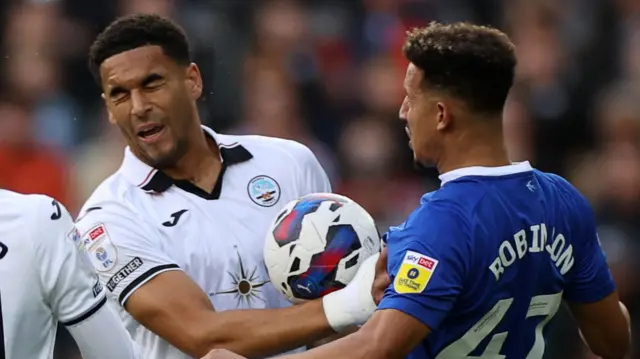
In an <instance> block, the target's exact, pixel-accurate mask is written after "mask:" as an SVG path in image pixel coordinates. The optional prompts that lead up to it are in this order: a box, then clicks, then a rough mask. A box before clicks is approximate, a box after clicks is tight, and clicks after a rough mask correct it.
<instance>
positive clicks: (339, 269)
mask: <svg viewBox="0 0 640 359" xmlns="http://www.w3.org/2000/svg"><path fill="white" fill-rule="evenodd" d="M379 251H380V235H379V233H378V230H377V228H376V224H375V222H374V220H373V218H372V217H371V215H369V213H368V212H367V211H366V210H365V209H364V208H362V207H361V206H360V205H359V204H357V203H356V202H354V201H353V200H351V199H349V198H347V197H344V196H340V195H337V194H332V193H315V194H310V195H307V196H304V197H302V198H299V199H297V200H294V201H291V202H289V203H288V204H287V205H286V206H285V207H284V209H283V210H282V211H281V212H280V213H279V214H278V215H277V216H276V218H275V220H274V222H273V224H272V225H271V227H270V229H269V231H268V233H267V236H266V240H265V246H264V262H265V264H266V267H267V271H268V273H269V277H270V279H271V282H272V283H273V285H274V286H275V287H276V288H277V289H278V290H279V291H280V292H281V293H282V294H283V295H284V296H285V297H286V298H287V300H289V301H290V302H292V303H299V302H302V301H305V300H310V299H316V298H320V297H322V296H324V295H326V294H329V293H331V292H333V291H336V290H338V289H341V288H344V287H345V286H346V285H347V284H348V283H349V281H351V279H353V277H354V275H355V274H356V272H357V270H358V267H359V266H360V264H361V263H362V262H363V261H364V260H365V259H366V258H368V257H369V256H371V255H373V254H375V253H377V252H379Z"/></svg>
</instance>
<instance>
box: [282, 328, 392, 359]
mask: <svg viewBox="0 0 640 359" xmlns="http://www.w3.org/2000/svg"><path fill="white" fill-rule="evenodd" d="M327 358H331V359H395V358H396V357H395V356H393V355H392V354H391V353H388V352H386V351H384V350H381V348H378V347H377V346H376V343H375V342H373V341H372V340H371V338H368V337H367V335H363V334H362V333H360V332H356V333H354V334H351V335H348V336H346V337H344V338H341V339H338V340H336V341H333V342H331V343H329V344H326V345H323V346H320V347H317V348H315V349H312V350H308V351H306V352H303V353H297V354H291V355H285V356H282V357H279V359H327Z"/></svg>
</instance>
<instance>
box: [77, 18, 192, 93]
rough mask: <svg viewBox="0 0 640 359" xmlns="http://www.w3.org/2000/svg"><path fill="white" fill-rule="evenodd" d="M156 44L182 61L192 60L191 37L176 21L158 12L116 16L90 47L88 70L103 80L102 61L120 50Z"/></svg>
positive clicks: (169, 55)
mask: <svg viewBox="0 0 640 359" xmlns="http://www.w3.org/2000/svg"><path fill="white" fill-rule="evenodd" d="M149 45H156V46H160V47H161V48H162V51H163V52H164V54H165V55H167V56H168V57H170V58H171V59H173V60H174V61H176V62H177V63H179V64H181V65H188V64H189V63H190V62H191V59H190V56H189V41H188V40H187V35H186V34H185V32H184V30H183V29H182V28H181V27H180V26H179V25H177V24H176V23H174V22H173V21H171V20H169V19H167V18H164V17H161V16H159V15H155V14H133V15H127V16H124V17H121V18H118V19H116V20H115V21H114V22H112V23H111V24H110V25H109V26H107V28H106V29H104V31H102V33H100V34H99V35H98V37H97V38H96V40H95V41H94V42H93V44H92V45H91V48H90V50H89V70H91V74H92V75H93V77H94V78H95V79H96V81H97V82H98V84H100V80H101V79H100V65H102V63H103V62H104V61H105V60H106V59H108V58H110V57H112V56H114V55H117V54H120V53H122V52H125V51H129V50H133V49H136V48H138V47H143V46H149Z"/></svg>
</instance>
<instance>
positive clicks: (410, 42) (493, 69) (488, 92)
mask: <svg viewBox="0 0 640 359" xmlns="http://www.w3.org/2000/svg"><path fill="white" fill-rule="evenodd" d="M402 51H403V52H404V55H405V57H406V58H407V60H409V61H410V62H411V63H413V64H414V65H415V66H417V67H418V68H419V69H421V70H422V71H423V72H424V80H423V85H425V86H427V87H429V88H435V89H437V90H442V91H445V92H446V93H448V94H450V95H452V96H454V97H456V98H458V99H460V100H463V101H464V102H465V103H466V104H467V106H469V109H470V110H472V111H477V112H481V113H488V114H495V113H499V112H501V111H502V109H503V107H504V103H505V101H506V99H507V95H508V94H509V90H510V88H511V86H512V85H513V79H514V75H515V67H516V56H515V46H514V45H513V43H512V42H511V40H509V37H508V36H507V35H505V34H504V33H503V32H501V31H499V30H497V29H494V28H491V27H486V26H478V25H473V24H469V23H453V24H439V23H436V22H433V23H431V24H430V25H429V26H427V27H423V28H416V29H414V30H412V31H409V32H407V38H406V41H405V44H404V46H403V48H402Z"/></svg>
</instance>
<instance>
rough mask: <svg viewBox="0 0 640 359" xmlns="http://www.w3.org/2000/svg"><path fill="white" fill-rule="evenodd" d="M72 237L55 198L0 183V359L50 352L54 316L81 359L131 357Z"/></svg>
mask: <svg viewBox="0 0 640 359" xmlns="http://www.w3.org/2000/svg"><path fill="white" fill-rule="evenodd" d="M79 240H80V235H79V233H78V232H77V230H76V228H75V227H74V225H73V221H72V220H71V216H70V215H69V213H68V212H67V210H66V209H65V208H64V207H63V206H62V205H60V204H59V203H58V202H57V201H55V200H53V199H52V198H50V197H47V196H43V195H22V194H18V193H14V192H10V191H6V190H0V358H1V359H26V358H29V359H47V358H51V357H52V355H53V348H54V343H55V338H56V330H57V328H58V322H60V323H63V324H64V325H65V326H66V328H67V329H68V330H69V332H70V333H71V335H72V336H73V338H74V339H75V341H76V343H77V344H78V347H79V348H80V352H81V353H82V357H83V358H85V359H133V358H136V357H137V352H136V350H135V349H134V347H135V344H134V343H133V341H132V340H131V336H130V335H129V333H127V331H126V330H125V328H124V326H123V325H122V323H121V322H120V320H119V319H118V316H117V315H116V314H115V313H114V312H113V311H112V310H110V309H109V307H107V306H106V305H105V302H106V298H105V290H104V289H103V287H102V285H101V284H100V282H99V281H98V276H97V275H96V272H95V270H93V268H92V267H91V265H90V264H89V263H87V261H86V255H85V253H83V252H82V250H83V248H82V247H81V246H79V243H80V241H79Z"/></svg>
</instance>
